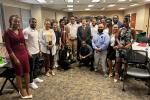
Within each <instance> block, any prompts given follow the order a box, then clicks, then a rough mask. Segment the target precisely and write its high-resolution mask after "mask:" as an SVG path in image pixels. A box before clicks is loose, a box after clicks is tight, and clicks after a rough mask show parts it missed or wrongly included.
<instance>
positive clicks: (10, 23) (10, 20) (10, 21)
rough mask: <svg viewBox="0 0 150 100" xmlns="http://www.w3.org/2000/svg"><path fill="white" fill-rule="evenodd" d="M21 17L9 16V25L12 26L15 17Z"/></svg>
mask: <svg viewBox="0 0 150 100" xmlns="http://www.w3.org/2000/svg"><path fill="white" fill-rule="evenodd" d="M14 17H15V18H19V16H18V15H11V16H10V17H9V25H10V26H11V25H12V20H13V18H14Z"/></svg>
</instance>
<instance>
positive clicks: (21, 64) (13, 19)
mask: <svg viewBox="0 0 150 100" xmlns="http://www.w3.org/2000/svg"><path fill="white" fill-rule="evenodd" d="M20 20H21V19H20V18H19V16H18V15H12V16H10V18H9V24H10V26H9V28H8V29H7V30H6V31H5V33H4V41H5V45H6V49H7V51H8V54H9V56H10V59H11V62H12V66H13V67H14V69H15V72H16V81H17V86H18V90H19V95H20V97H21V98H32V95H31V93H30V91H29V87H31V88H33V89H37V88H38V86H37V84H36V83H41V82H43V80H42V79H40V78H39V77H38V75H39V73H38V71H39V70H38V69H39V68H38V67H39V66H38V64H37V62H38V61H39V58H40V56H41V55H42V57H43V58H44V65H43V66H44V67H45V75H46V76H50V75H55V72H54V70H53V69H54V67H58V66H59V63H58V62H57V61H58V60H59V57H58V54H59V50H60V49H62V47H63V46H64V45H68V46H69V47H70V48H71V57H70V60H71V61H73V62H77V61H78V62H79V66H80V67H81V65H82V64H85V65H86V66H88V65H89V66H90V70H91V71H98V70H99V68H100V67H99V66H100V65H99V64H101V66H102V71H103V73H104V77H112V76H114V81H115V82H117V81H118V79H119V70H120V68H121V60H122V57H123V55H125V54H126V50H127V49H130V48H131V42H132V40H133V41H134V40H135V31H134V29H132V28H130V26H129V18H127V17H125V18H124V20H123V23H122V22H120V21H119V17H118V16H117V15H115V16H113V18H112V19H111V18H106V17H104V16H103V17H100V18H96V17H93V18H92V19H86V18H82V19H81V20H80V21H79V20H77V18H76V17H74V16H71V17H70V18H69V19H67V18H66V17H64V18H62V19H60V21H59V23H58V21H57V20H50V19H49V18H46V19H45V21H44V28H43V29H37V20H36V18H30V19H29V27H27V28H25V29H21V27H20V24H21V23H20ZM112 60H115V66H114V68H113V63H112ZM60 67H61V66H60ZM113 69H115V70H114V73H113ZM22 76H24V77H25V84H26V93H24V92H23V89H22Z"/></svg>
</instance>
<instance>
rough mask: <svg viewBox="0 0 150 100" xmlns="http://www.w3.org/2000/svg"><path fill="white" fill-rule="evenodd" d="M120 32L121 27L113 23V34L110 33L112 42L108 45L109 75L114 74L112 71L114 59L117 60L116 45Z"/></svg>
mask: <svg viewBox="0 0 150 100" xmlns="http://www.w3.org/2000/svg"><path fill="white" fill-rule="evenodd" d="M118 34H119V27H118V25H117V24H115V25H113V29H112V34H111V35H110V44H109V47H108V54H107V63H108V66H109V77H112V76H113V72H112V66H113V65H112V60H115V58H116V51H115V48H114V47H115V45H116V40H117V36H118Z"/></svg>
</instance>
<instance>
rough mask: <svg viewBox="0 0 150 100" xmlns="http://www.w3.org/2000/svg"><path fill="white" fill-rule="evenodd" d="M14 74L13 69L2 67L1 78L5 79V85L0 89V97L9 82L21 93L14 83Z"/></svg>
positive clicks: (0, 69)
mask: <svg viewBox="0 0 150 100" xmlns="http://www.w3.org/2000/svg"><path fill="white" fill-rule="evenodd" d="M14 73H15V71H14V69H13V68H9V67H1V68H0V78H5V81H4V83H3V85H2V87H1V89H0V95H2V91H3V89H4V87H5V85H6V83H7V81H9V82H10V83H11V84H12V86H13V87H14V89H15V90H16V91H17V92H19V91H18V89H17V87H16V85H15V84H14V82H13V81H14V79H15V74H14Z"/></svg>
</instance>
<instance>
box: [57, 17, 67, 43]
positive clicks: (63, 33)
mask: <svg viewBox="0 0 150 100" xmlns="http://www.w3.org/2000/svg"><path fill="white" fill-rule="evenodd" d="M59 24H60V31H61V42H62V45H63V44H66V43H68V40H69V39H68V34H69V27H67V25H65V20H64V19H60V21H59Z"/></svg>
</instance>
